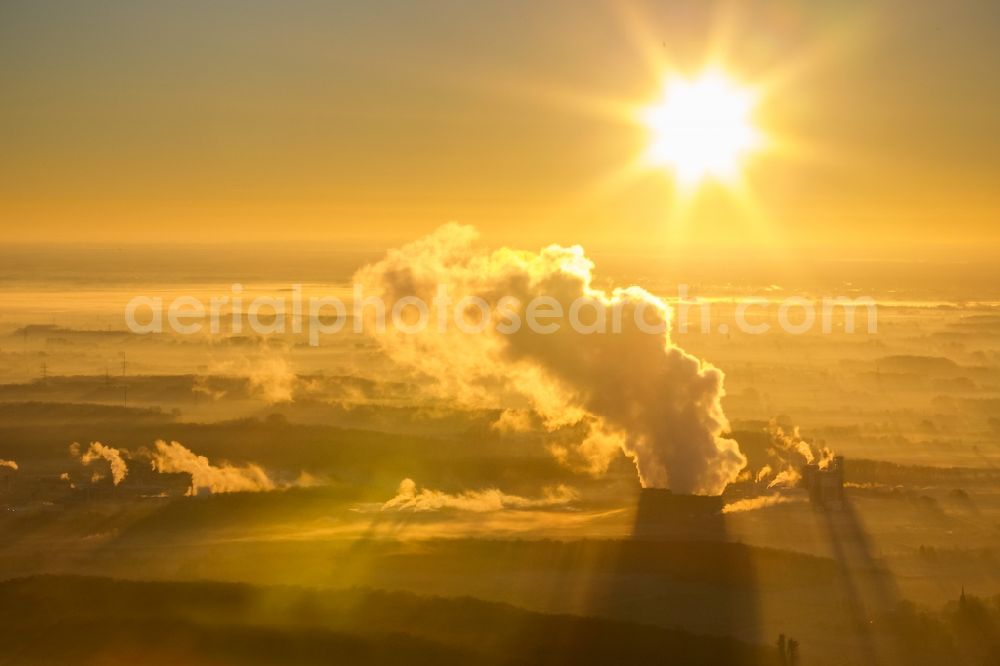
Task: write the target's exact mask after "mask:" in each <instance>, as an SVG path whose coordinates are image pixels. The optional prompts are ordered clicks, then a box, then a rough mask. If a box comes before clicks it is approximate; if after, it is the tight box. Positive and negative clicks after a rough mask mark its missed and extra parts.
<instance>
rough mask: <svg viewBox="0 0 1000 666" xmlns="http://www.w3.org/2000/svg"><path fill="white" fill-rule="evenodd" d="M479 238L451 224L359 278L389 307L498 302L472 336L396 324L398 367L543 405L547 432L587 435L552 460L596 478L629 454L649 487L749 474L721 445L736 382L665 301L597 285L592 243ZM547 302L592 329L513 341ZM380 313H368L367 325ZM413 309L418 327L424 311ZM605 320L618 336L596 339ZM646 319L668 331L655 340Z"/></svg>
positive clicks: (470, 390) (385, 341)
mask: <svg viewBox="0 0 1000 666" xmlns="http://www.w3.org/2000/svg"><path fill="white" fill-rule="evenodd" d="M475 240H476V232H475V230H473V229H472V228H471V227H465V226H459V225H455V224H449V225H446V226H444V227H441V228H440V229H438V230H437V231H436V232H434V233H433V234H431V235H430V236H428V237H426V238H423V239H421V240H418V241H416V242H414V243H411V244H409V245H405V246H403V247H401V248H399V249H396V250H393V251H390V252H389V253H388V255H387V256H386V257H385V258H384V259H383V260H382V261H380V262H378V263H376V264H374V265H371V266H367V267H365V268H363V269H361V270H360V271H359V272H358V274H357V275H356V276H355V281H356V282H357V283H360V284H361V285H363V287H364V290H365V291H364V293H365V297H366V298H372V297H379V298H381V299H382V301H383V302H384V303H385V306H386V308H387V309H390V308H392V307H393V305H394V304H399V303H400V302H401V300H400V299H407V300H408V301H412V298H413V297H416V298H419V299H421V300H422V301H423V302H425V303H428V304H432V303H433V304H435V305H438V303H439V301H437V300H436V299H435V297H436V296H439V293H438V285H446V286H447V288H448V295H449V296H450V298H452V299H455V301H456V302H460V301H459V299H463V298H465V297H478V298H481V299H482V300H483V301H485V303H486V304H487V306H488V312H483V311H482V309H481V308H480V307H478V306H473V305H470V307H468V308H464V312H465V317H464V318H465V321H464V324H465V326H463V328H465V330H464V331H463V330H461V329H460V328H459V327H458V326H456V325H454V324H453V325H450V326H447V327H446V328H445V329H444V330H441V327H439V326H438V325H436V323H437V322H433V321H432V322H431V324H430V325H428V326H424V327H421V328H420V329H419V330H416V331H414V330H410V331H405V332H404V331H402V330H398V329H397V328H396V327H393V326H389V327H387V329H386V331H385V332H384V333H381V334H378V335H376V338H377V340H378V341H379V344H380V345H381V346H382V347H383V349H384V350H385V352H386V353H387V355H388V356H389V357H390V358H391V359H393V360H394V361H395V362H397V363H399V364H401V365H402V366H405V367H408V368H410V369H411V370H413V371H415V372H416V373H418V374H420V375H423V376H425V377H427V378H430V379H431V380H432V382H430V383H431V384H432V385H433V387H432V389H431V390H434V391H436V392H437V393H438V394H439V395H441V396H442V397H446V398H448V399H449V400H452V401H456V402H459V403H461V404H464V405H466V406H469V407H476V408H484V407H485V408H494V409H509V408H515V409H524V408H527V409H531V410H533V411H534V412H535V413H537V414H538V415H539V417H540V418H541V420H542V425H543V426H544V427H545V428H547V429H548V430H557V429H560V428H566V427H568V426H576V427H578V428H580V429H581V431H582V432H585V433H586V434H584V435H583V436H582V437H581V438H580V441H579V442H578V443H577V444H576V445H574V446H571V447H566V446H561V447H555V448H553V452H554V453H556V455H557V456H559V457H560V458H561V459H562V460H564V461H565V462H566V463H567V464H570V463H572V462H573V461H574V460H579V461H582V465H581V466H582V467H584V468H585V469H587V470H588V471H590V472H593V473H600V472H602V471H604V470H605V469H606V468H607V465H608V463H609V462H610V461H611V460H612V459H613V458H614V456H615V455H617V452H618V451H619V450H622V451H624V452H625V453H626V455H628V456H629V457H630V458H631V459H632V460H633V461H634V462H635V465H636V469H637V470H638V474H639V480H640V482H641V483H642V485H643V486H646V487H657V488H663V487H669V488H671V489H672V490H673V491H674V492H678V493H703V494H718V493H720V492H721V491H722V490H723V489H724V488H725V486H726V485H727V484H728V483H729V482H731V481H733V480H734V479H735V478H736V477H737V475H738V474H739V472H740V469H741V468H742V467H743V466H744V464H745V462H746V459H745V458H744V456H743V454H742V453H741V452H740V449H739V446H738V445H737V443H736V442H735V441H734V440H732V439H727V438H725V437H723V436H722V433H724V432H725V431H726V430H727V429H728V422H727V420H726V417H725V415H724V413H723V410H722V406H721V402H720V400H721V398H722V396H723V374H722V372H721V371H720V370H718V369H716V368H714V367H712V366H711V365H709V364H707V363H705V362H703V361H701V360H699V359H698V358H696V357H694V356H692V355H690V354H688V353H686V352H685V351H683V350H682V349H680V348H679V347H677V346H676V345H674V344H673V343H672V342H671V340H670V334H669V323H670V316H671V312H670V309H669V308H668V306H667V305H666V304H665V303H664V302H663V301H662V300H660V299H659V298H657V297H656V296H653V295H652V294H650V293H649V292H647V291H645V290H644V289H641V288H639V287H635V286H633V287H627V288H622V289H615V290H613V291H611V292H607V291H603V290H600V289H595V288H594V287H593V286H592V284H591V279H592V277H591V271H592V269H593V263H592V262H591V261H590V260H589V259H587V257H586V256H584V253H583V249H582V248H580V247H579V246H574V247H560V246H556V245H553V246H549V247H547V248H545V249H543V250H541V251H540V252H524V251H517V250H513V249H510V248H501V249H499V250H496V251H492V252H491V251H487V250H483V249H481V248H479V247H477V246H476V244H475ZM408 297H409V298H408ZM534 299H543V300H538V301H535V302H536V303H539V304H540V303H543V302H544V303H546V307H545V308H544V309H545V310H546V311H552V310H556V309H561V311H562V312H563V313H564V314H569V315H570V319H569V320H568V321H569V322H570V323H572V321H573V320H572V317H573V312H574V307H575V308H576V309H575V312H576V316H577V319H578V321H579V322H580V323H581V325H580V326H570V325H567V321H566V320H563V321H562V325H560V326H559V327H558V330H556V331H555V332H551V333H548V334H545V333H538V332H535V331H532V330H530V327H528V326H523V325H522V326H520V327H519V328H518V330H517V331H516V332H511V333H509V334H506V333H503V332H501V331H503V330H505V327H506V326H509V325H510V324H511V323H512V322H513V321H515V320H516V321H518V322H523V321H524V320H525V316H526V314H527V313H526V307H527V305H528V303H530V302H532V301H533V300H534ZM574 303H576V304H577V305H575V306H574ZM581 304H582V306H581ZM453 306H454V304H452V307H449V308H448V310H447V311H448V312H451V311H452V308H453ZM372 311H373V308H372V307H366V308H365V310H364V317H365V319H366V320H367V319H371V317H372V316H373V312H372ZM405 312H408V313H409V316H410V321H412V318H413V316H415V315H416V313H415V311H414V310H413V309H412V308H406V309H405V310H404V313H405ZM440 312H441V309H440V308H438V314H439V315H440ZM551 321H552V320H551V319H549V320H546V322H545V323H549V322H551ZM602 322H603V323H604V324H605V325H606V328H605V331H606V332H603V333H602V332H596V331H595V329H596V327H597V326H599V325H600V324H601V323H602ZM615 322H619V323H617V324H616V323H615ZM642 322H645V326H644V327H645V328H646V331H648V330H650V329H651V328H655V327H660V329H661V331H662V332H661V333H659V334H650V333H649V332H646V331H644V330H643V328H644V327H643V326H641V325H640V324H641V323H642ZM483 324H485V326H484V325H483ZM498 326H499V327H501V330H500V331H498V330H497V327H498ZM479 328H482V329H483V330H482V332H469V331H470V329H472V330H475V329H479ZM366 329H367V330H373V327H372V326H366ZM505 425H510V424H505Z"/></svg>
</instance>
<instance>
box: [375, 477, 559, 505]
mask: <svg viewBox="0 0 1000 666" xmlns="http://www.w3.org/2000/svg"><path fill="white" fill-rule="evenodd" d="M577 499H579V495H578V494H577V493H576V491H574V490H573V489H572V488H568V487H567V486H564V485H559V486H556V487H555V488H546V489H545V494H544V495H543V496H542V497H539V498H534V499H532V498H527V497H521V496H519V495H508V494H507V493H505V492H502V491H500V490H498V489H496V488H488V489H486V490H467V491H465V492H463V493H460V494H457V495H452V494H448V493H445V492H442V491H440V490H431V489H429V488H420V489H418V488H417V484H416V483H415V482H414V481H413V480H412V479H403V481H402V482H401V483H400V484H399V490H397V491H396V496H395V497H393V498H392V499H391V500H389V501H387V502H385V503H384V504H382V507H381V509H382V511H414V512H424V511H440V510H442V509H453V510H457V511H473V512H477V513H486V512H490V511H502V510H504V509H542V508H551V507H557V506H565V505H567V504H569V503H570V502H573V501H575V500H577Z"/></svg>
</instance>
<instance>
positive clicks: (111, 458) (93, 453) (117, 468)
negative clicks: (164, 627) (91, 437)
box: [70, 442, 128, 486]
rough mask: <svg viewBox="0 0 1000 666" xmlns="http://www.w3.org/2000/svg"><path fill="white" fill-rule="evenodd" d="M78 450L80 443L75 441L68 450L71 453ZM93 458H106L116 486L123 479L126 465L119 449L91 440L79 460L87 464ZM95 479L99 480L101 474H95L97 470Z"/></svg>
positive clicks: (93, 459) (126, 472)
mask: <svg viewBox="0 0 1000 666" xmlns="http://www.w3.org/2000/svg"><path fill="white" fill-rule="evenodd" d="M79 450H80V445H79V444H77V443H76V442H73V444H72V445H71V446H70V451H71V452H72V453H73V455H74V456H75V455H77V454H78V453H79ZM95 460H106V461H108V465H110V467H111V480H112V481H113V482H114V484H115V485H116V486H117V485H118V484H119V483H121V482H122V481H124V480H125V476H126V475H127V474H128V466H127V465H126V464H125V459H124V458H123V457H122V453H121V451H119V450H118V449H116V448H114V447H112V446H106V445H104V444H101V443H100V442H91V443H90V447H89V448H88V449H87V450H86V452H84V454H83V455H81V456H80V462H82V463H83V464H84V465H89V464H90V463H92V462H94V461H95ZM94 474H95V477H94V480H95V481H99V480H100V479H101V478H103V476H97V472H95V473H94Z"/></svg>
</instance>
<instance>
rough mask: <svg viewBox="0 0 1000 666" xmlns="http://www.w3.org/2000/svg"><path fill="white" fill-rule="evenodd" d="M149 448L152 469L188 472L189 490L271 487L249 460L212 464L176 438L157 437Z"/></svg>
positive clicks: (249, 490) (254, 490)
mask: <svg viewBox="0 0 1000 666" xmlns="http://www.w3.org/2000/svg"><path fill="white" fill-rule="evenodd" d="M155 447H156V450H155V451H154V452H153V454H152V456H153V461H152V464H153V469H154V470H156V471H157V472H160V473H185V474H188V475H190V476H191V490H190V493H189V494H193V495H194V494H197V493H198V491H199V490H200V489H202V488H205V489H207V490H208V491H209V492H211V493H236V492H262V491H266V490H274V489H275V487H276V486H275V483H274V481H272V480H271V478H270V477H269V476H268V475H267V472H265V471H264V470H263V469H262V468H261V467H260V466H259V465H255V464H253V463H250V464H248V465H244V466H242V467H237V466H235V465H228V464H222V465H218V466H216V465H213V464H211V463H210V462H209V461H208V458H206V457H205V456H199V455H197V454H196V453H194V452H193V451H191V450H190V449H188V448H187V447H185V446H184V445H183V444H181V443H180V442H170V443H169V444H168V443H167V442H164V441H163V440H157V442H156V444H155Z"/></svg>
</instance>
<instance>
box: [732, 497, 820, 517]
mask: <svg viewBox="0 0 1000 666" xmlns="http://www.w3.org/2000/svg"><path fill="white" fill-rule="evenodd" d="M803 501H805V500H804V499H803V498H801V497H788V496H787V495H779V494H777V493H775V494H773V495H761V496H760V497H752V498H749V499H741V500H737V501H735V502H732V503H730V504H727V505H726V506H724V507H722V513H742V512H743V511H755V510H757V509H763V508H765V507H769V506H777V505H778V504H788V503H789V502H803Z"/></svg>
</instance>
